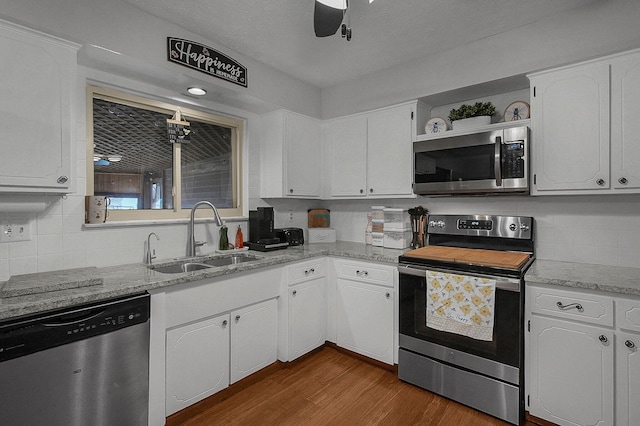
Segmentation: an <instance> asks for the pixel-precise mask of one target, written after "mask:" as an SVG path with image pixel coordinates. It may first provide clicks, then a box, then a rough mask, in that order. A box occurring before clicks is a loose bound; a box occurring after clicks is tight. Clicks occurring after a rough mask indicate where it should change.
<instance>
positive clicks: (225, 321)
mask: <svg viewBox="0 0 640 426" xmlns="http://www.w3.org/2000/svg"><path fill="white" fill-rule="evenodd" d="M227 324H229V322H228V321H227V320H224V321H222V328H225V327H226V326H227Z"/></svg>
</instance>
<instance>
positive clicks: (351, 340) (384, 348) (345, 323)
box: [336, 278, 394, 364]
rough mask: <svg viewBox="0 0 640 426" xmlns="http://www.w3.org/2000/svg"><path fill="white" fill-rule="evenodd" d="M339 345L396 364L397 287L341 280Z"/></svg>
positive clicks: (338, 321) (338, 283)
mask: <svg viewBox="0 0 640 426" xmlns="http://www.w3.org/2000/svg"><path fill="white" fill-rule="evenodd" d="M337 287H338V295H337V306H336V311H337V312H336V316H337V320H336V323H337V324H336V328H337V343H338V346H341V347H343V348H346V349H349V350H351V351H354V352H357V353H359V354H362V355H365V356H368V357H370V358H373V359H377V360H378V361H382V362H386V363H387V364H393V324H394V315H393V300H394V298H393V289H391V288H386V287H380V286H377V285H372V284H365V283H362V282H358V281H352V280H345V279H340V278H339V279H338V281H337Z"/></svg>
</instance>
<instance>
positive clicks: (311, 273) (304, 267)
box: [287, 259, 326, 285]
mask: <svg viewBox="0 0 640 426" xmlns="http://www.w3.org/2000/svg"><path fill="white" fill-rule="evenodd" d="M325 265H326V261H325V260H324V259H321V260H314V261H312V262H304V263H299V264H297V265H292V266H289V267H287V284H288V285H294V284H299V283H302V282H305V281H309V280H313V279H316V278H322V277H324V276H325V274H326V266H325Z"/></svg>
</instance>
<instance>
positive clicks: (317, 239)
mask: <svg viewBox="0 0 640 426" xmlns="http://www.w3.org/2000/svg"><path fill="white" fill-rule="evenodd" d="M306 242H308V243H309V244H313V243H335V242H336V230H335V229H333V228H309V238H307V241H306Z"/></svg>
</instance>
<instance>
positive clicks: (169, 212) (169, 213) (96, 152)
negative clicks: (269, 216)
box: [87, 86, 242, 221]
mask: <svg viewBox="0 0 640 426" xmlns="http://www.w3.org/2000/svg"><path fill="white" fill-rule="evenodd" d="M177 111H179V112H180V114H181V116H182V120H186V121H188V122H189V129H190V133H189V137H190V139H189V141H188V142H184V143H171V142H170V140H169V137H168V130H167V119H171V118H172V117H174V116H175V114H176V112H177ZM87 117H88V118H87V120H88V123H89V124H88V125H87V128H88V129H89V131H88V137H87V141H88V149H87V193H88V194H92V193H93V194H94V195H107V196H109V197H110V199H111V204H110V207H109V209H110V212H109V221H124V220H144V219H171V218H185V217H188V216H189V213H190V210H191V207H193V205H194V204H195V203H197V202H198V201H202V200H206V201H210V202H211V203H212V204H213V205H214V206H216V207H217V208H218V210H219V212H220V215H221V216H223V217H232V216H241V215H242V208H241V205H240V202H241V200H242V194H241V191H242V184H241V178H242V174H241V170H240V169H241V168H240V164H241V161H240V159H241V155H240V147H241V143H240V141H241V140H242V120H239V119H235V118H230V117H223V116H219V115H215V114H211V113H207V112H203V111H198V110H193V109H188V108H183V107H179V106H175V105H171V104H168V103H164V102H160V101H155V100H151V99H145V98H141V97H138V96H134V95H129V94H125V93H120V92H116V91H114V90H110V89H103V88H98V87H93V86H89V88H88V108H87ZM209 214H210V212H209Z"/></svg>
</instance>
